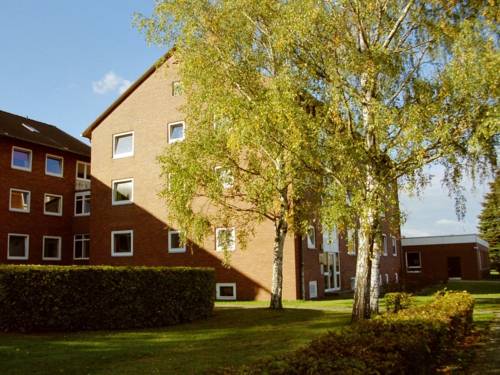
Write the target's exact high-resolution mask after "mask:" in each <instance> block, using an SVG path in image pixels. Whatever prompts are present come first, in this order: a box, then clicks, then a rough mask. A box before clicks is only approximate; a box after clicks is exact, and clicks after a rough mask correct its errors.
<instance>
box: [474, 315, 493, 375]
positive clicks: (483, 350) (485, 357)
mask: <svg viewBox="0 0 500 375" xmlns="http://www.w3.org/2000/svg"><path fill="white" fill-rule="evenodd" d="M468 373H470V374H472V375H482V374H500V311H498V310H497V311H495V318H494V319H493V321H492V322H491V325H490V335H489V337H488V338H487V339H486V340H485V342H484V343H482V344H481V346H480V347H479V348H478V351H477V357H476V359H475V361H474V365H473V366H472V368H471V369H470V370H469V372H468Z"/></svg>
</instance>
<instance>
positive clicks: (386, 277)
mask: <svg viewBox="0 0 500 375" xmlns="http://www.w3.org/2000/svg"><path fill="white" fill-rule="evenodd" d="M385 283H386V284H389V274H388V273H386V274H385Z"/></svg>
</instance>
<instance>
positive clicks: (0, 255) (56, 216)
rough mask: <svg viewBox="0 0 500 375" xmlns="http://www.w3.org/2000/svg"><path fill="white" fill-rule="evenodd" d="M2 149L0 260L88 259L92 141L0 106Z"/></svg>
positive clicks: (54, 261)
mask: <svg viewBox="0 0 500 375" xmlns="http://www.w3.org/2000/svg"><path fill="white" fill-rule="evenodd" d="M0 150H1V152H0V212H1V214H0V263H17V264H85V263H87V262H88V251H89V244H90V243H89V214H90V211H89V210H90V147H89V146H87V145H86V144H84V143H82V142H80V141H78V140H77V139H75V138H73V137H71V136H70V135H69V134H66V133H65V132H63V131H62V130H60V129H58V128H56V127H55V126H52V125H48V124H44V123H42V122H39V121H34V120H31V119H27V118H24V117H21V116H17V115H14V114H11V113H7V112H4V111H0Z"/></svg>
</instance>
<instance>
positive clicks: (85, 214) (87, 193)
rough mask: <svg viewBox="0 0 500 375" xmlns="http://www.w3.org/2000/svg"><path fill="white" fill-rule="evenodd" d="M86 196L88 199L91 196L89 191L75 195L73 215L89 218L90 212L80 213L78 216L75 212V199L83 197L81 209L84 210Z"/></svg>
mask: <svg viewBox="0 0 500 375" xmlns="http://www.w3.org/2000/svg"><path fill="white" fill-rule="evenodd" d="M87 196H89V197H90V196H91V194H90V191H79V192H76V193H75V202H74V203H75V207H74V215H75V216H90V211H89V212H84V213H80V214H79V213H77V212H76V198H77V197H83V204H82V208H84V207H85V197H87ZM90 209H91V210H92V207H91V208H90Z"/></svg>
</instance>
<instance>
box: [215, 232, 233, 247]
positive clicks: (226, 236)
mask: <svg viewBox="0 0 500 375" xmlns="http://www.w3.org/2000/svg"><path fill="white" fill-rule="evenodd" d="M215 249H216V250H217V251H224V250H229V251H234V250H235V249H236V230H235V229H234V228H217V229H215Z"/></svg>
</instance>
